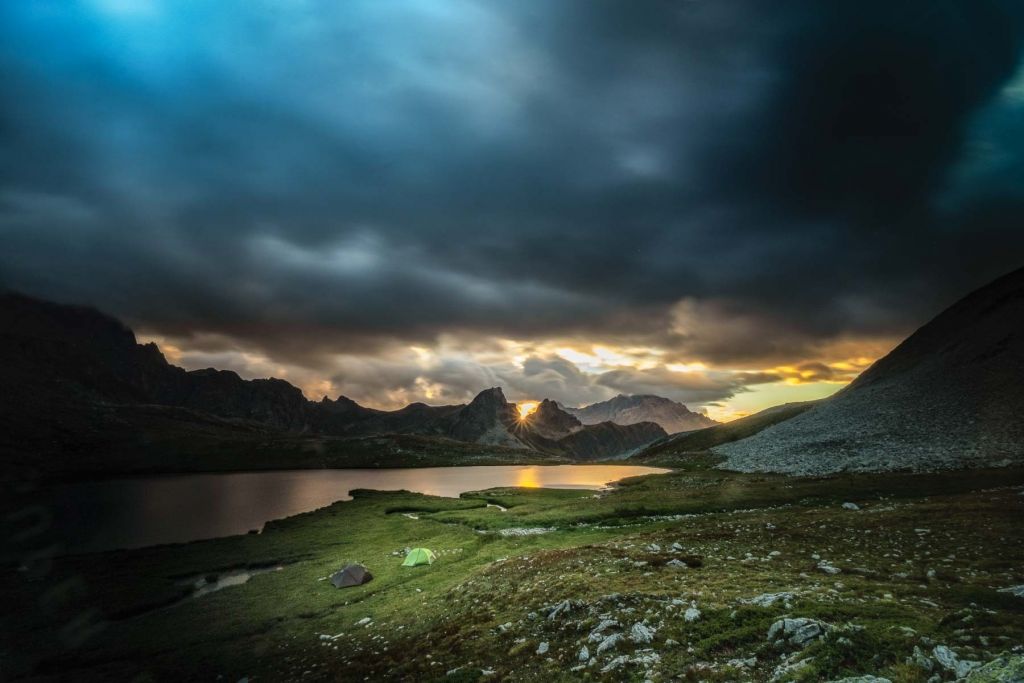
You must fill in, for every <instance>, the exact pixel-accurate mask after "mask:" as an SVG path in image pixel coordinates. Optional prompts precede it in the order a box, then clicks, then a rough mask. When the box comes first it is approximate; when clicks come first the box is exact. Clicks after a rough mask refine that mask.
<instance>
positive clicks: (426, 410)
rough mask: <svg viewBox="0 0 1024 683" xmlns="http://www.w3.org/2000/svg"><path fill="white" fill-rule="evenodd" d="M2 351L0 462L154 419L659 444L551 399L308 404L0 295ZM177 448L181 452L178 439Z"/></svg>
mask: <svg viewBox="0 0 1024 683" xmlns="http://www.w3.org/2000/svg"><path fill="white" fill-rule="evenodd" d="M0 353H3V355H4V358H5V359H7V362H6V363H5V364H3V365H2V366H0V382H2V384H3V386H4V388H5V391H4V392H3V396H2V397H0V427H2V428H3V429H2V434H0V454H4V455H9V454H14V455H15V456H18V457H20V458H21V459H24V456H26V455H27V454H28V455H31V454H41V455H42V454H46V453H54V452H60V453H61V454H63V455H67V453H68V452H79V453H81V456H82V458H83V459H85V460H89V459H95V458H97V457H100V456H99V455H98V452H100V451H103V450H104V449H107V448H110V446H111V445H110V444H109V443H108V442H107V437H108V436H109V437H110V438H114V437H115V436H116V435H118V434H129V435H130V438H129V439H128V440H129V441H131V442H133V443H136V444H142V445H145V444H147V443H149V442H151V441H153V440H154V437H153V436H152V434H151V432H152V429H153V424H154V422H158V423H159V433H160V434H159V436H158V437H156V439H157V440H160V439H163V438H165V437H166V436H167V431H168V430H170V431H175V430H177V431H178V432H180V433H182V434H185V435H188V434H193V433H200V434H202V435H203V436H209V435H210V433H211V432H214V433H216V435H217V437H218V440H220V441H223V442H231V441H232V440H233V439H237V438H240V437H239V435H240V434H242V435H245V438H246V439H250V440H251V439H252V438H256V437H255V436H253V435H260V437H259V438H274V437H275V436H280V435H288V436H291V437H295V438H302V439H305V441H304V442H303V447H306V446H309V445H310V444H312V443H314V442H315V438H316V437H340V438H363V437H373V436H380V435H414V436H417V437H420V441H419V443H421V444H422V443H424V441H423V439H434V440H438V443H445V444H447V443H449V442H458V443H461V444H475V445H478V446H480V447H482V448H483V449H505V450H509V449H511V450H519V451H530V452H536V453H542V454H547V455H550V456H555V457H563V458H567V459H571V460H597V459H605V458H610V457H616V456H622V455H625V454H628V453H630V452H632V451H634V450H636V449H638V448H640V447H641V446H643V445H645V444H648V443H651V442H652V441H655V440H657V439H660V438H663V437H664V436H666V432H665V430H664V429H662V428H661V427H660V426H659V425H657V424H655V423H654V422H651V421H637V420H633V421H632V422H631V423H630V424H626V425H619V424H613V423H606V422H596V423H595V422H590V423H588V424H584V423H582V422H581V421H580V420H579V419H578V418H577V417H575V416H574V415H571V414H569V413H568V412H566V411H563V410H562V409H561V408H560V407H559V406H558V405H557V404H556V403H555V402H553V401H550V400H545V401H543V402H542V403H541V404H540V406H539V409H538V410H537V411H536V412H535V413H533V414H531V415H530V416H528V417H526V418H522V417H521V416H520V414H519V411H518V409H517V406H516V404H514V403H511V402H509V401H507V400H506V398H505V396H504V393H503V392H502V390H501V388H499V387H494V388H490V389H487V390H484V391H482V392H480V393H479V394H478V395H477V396H476V397H475V398H474V399H473V400H472V401H471V402H470V403H469V404H466V405H446V406H428V405H426V404H423V403H413V404H410V405H408V406H406V407H404V408H402V409H399V410H394V411H385V410H376V409H373V408H367V407H365V406H361V405H359V404H358V403H356V402H355V401H353V400H351V399H349V398H347V397H345V396H339V397H338V398H337V399H336V400H331V399H329V398H324V399H323V400H321V401H310V400H307V399H306V398H305V396H304V395H303V394H302V391H301V390H299V389H298V388H297V387H295V386H293V385H291V384H290V383H288V382H286V381H284V380H281V379H255V380H245V379H242V378H241V377H239V376H238V375H237V374H236V373H234V372H231V371H226V370H215V369H212V368H210V369H204V370H194V371H187V370H184V369H183V368H180V367H176V366H174V365H171V364H170V363H168V362H167V360H166V358H165V357H164V356H163V354H162V353H161V352H160V350H159V349H158V348H157V347H156V345H154V344H139V343H137V341H136V338H135V335H134V333H133V332H132V331H131V330H130V329H129V328H128V327H126V326H125V325H123V324H122V323H120V322H119V321H118V320H116V319H114V318H112V317H110V316H107V315H104V314H102V313H100V312H98V311H96V310H94V309H91V308H85V307H78V306H67V305H61V304H55V303H50V302H45V301H40V300H37V299H33V298H30V297H27V296H24V295H20V294H17V293H5V294H3V295H0ZM676 405H678V404H676ZM680 407H681V408H682V409H683V410H686V409H685V407H683V406H680ZM177 443H178V448H185V449H188V448H189V446H188V439H187V438H182V439H179V440H177ZM503 452H504V451H503Z"/></svg>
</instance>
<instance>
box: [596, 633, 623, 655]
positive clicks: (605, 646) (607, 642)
mask: <svg viewBox="0 0 1024 683" xmlns="http://www.w3.org/2000/svg"><path fill="white" fill-rule="evenodd" d="M622 640H623V638H622V634H621V633H613V634H612V635H610V636H608V637H607V638H605V639H604V640H602V641H601V644H600V645H598V646H597V654H599V655H600V654H604V653H605V652H607V651H608V650H611V649H613V648H615V647H616V646H618V644H619V643H620V642H622Z"/></svg>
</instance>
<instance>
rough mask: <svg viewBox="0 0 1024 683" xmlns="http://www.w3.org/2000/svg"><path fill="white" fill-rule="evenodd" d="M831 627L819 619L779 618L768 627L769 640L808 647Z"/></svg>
mask: <svg viewBox="0 0 1024 683" xmlns="http://www.w3.org/2000/svg"><path fill="white" fill-rule="evenodd" d="M830 628H831V626H829V625H828V624H826V623H825V622H823V621H818V620H817V619H808V618H806V617H799V618H797V619H779V620H778V621H776V622H775V623H774V624H772V625H771V627H770V628H769V629H768V640H769V642H776V641H779V640H781V641H783V642H785V643H789V644H790V645H795V646H796V647H799V648H804V647H807V646H808V645H809V644H810V643H811V641H813V640H816V639H818V638H820V637H821V636H823V635H825V633H826V632H827V631H828V630H829V629H830Z"/></svg>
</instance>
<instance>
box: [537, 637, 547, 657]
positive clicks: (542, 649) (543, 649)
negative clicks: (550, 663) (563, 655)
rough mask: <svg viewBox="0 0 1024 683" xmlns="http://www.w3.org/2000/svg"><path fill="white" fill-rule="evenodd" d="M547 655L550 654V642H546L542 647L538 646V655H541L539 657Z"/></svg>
mask: <svg viewBox="0 0 1024 683" xmlns="http://www.w3.org/2000/svg"><path fill="white" fill-rule="evenodd" d="M547 653H548V641H546V640H545V641H543V642H542V643H541V644H540V645H538V646H537V654H539V655H546V654H547Z"/></svg>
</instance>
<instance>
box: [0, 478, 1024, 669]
mask: <svg viewBox="0 0 1024 683" xmlns="http://www.w3.org/2000/svg"><path fill="white" fill-rule="evenodd" d="M676 464H677V465H679V469H677V470H676V471H674V472H673V473H671V474H667V475H659V476H650V477H644V478H640V479H635V480H627V481H626V482H624V483H623V484H622V485H621V486H620V487H618V488H617V489H615V490H613V491H610V492H607V493H602V494H595V493H594V492H592V491H570V490H538V489H497V490H490V491H484V492H480V493H474V494H466V495H464V496H463V497H462V498H461V499H444V498H432V497H427V496H421V495H414V494H408V493H401V492H392V493H383V492H369V491H366V492H361V493H359V494H357V495H356V498H355V500H353V501H351V502H346V503H337V504H335V505H332V506H330V507H328V508H325V509H322V510H319V511H316V512H312V513H309V514H304V515H299V516H296V517H292V518H289V519H286V520H282V521H279V522H275V523H271V524H269V525H268V526H267V527H266V528H265V529H264V531H263V533H261V534H258V535H247V536H239V537H233V538H226V539H219V540H212V541H204V542H196V543H191V544H187V545H182V546H165V547H157V548H150V549H144V550H137V551H130V552H113V553H104V554H99V555H91V556H79V557H67V558H62V559H57V560H55V561H52V562H51V561H50V560H49V559H48V558H47V557H46V547H45V546H46V541H47V538H46V533H45V524H41V525H39V526H38V527H35V528H33V522H35V521H38V518H36V517H33V516H32V511H31V509H30V508H23V516H21V517H15V518H13V519H12V520H11V521H12V522H13V524H12V526H11V527H10V528H9V531H10V532H11V533H13V534H14V536H12V538H15V539H16V548H17V549H20V551H21V553H22V556H23V557H22V562H23V563H22V565H21V566H20V567H16V566H13V565H12V566H7V567H5V569H4V571H3V573H2V579H0V599H2V600H3V604H4V612H5V617H7V618H5V619H4V622H3V623H4V626H3V628H4V633H3V634H2V638H0V641H2V642H3V643H4V649H3V651H2V652H0V671H2V672H3V675H4V677H6V678H11V679H15V680H18V679H25V680H47V679H58V678H59V679H61V680H76V681H92V680H97V681H98V680H139V681H143V680H146V681H172V680H173V681H179V680H203V681H212V680H228V681H237V680H240V679H242V678H244V677H248V679H249V680H250V681H259V680H262V681H281V680H449V681H470V680H481V681H494V680H585V679H593V680H614V681H621V680H637V681H641V680H652V681H660V680H704V681H768V680H776V681H825V680H840V679H843V678H844V677H849V676H854V675H864V674H872V675H876V676H879V677H885V678H887V679H889V680H890V681H894V682H900V683H911V682H921V683H923V682H924V681H929V680H933V681H949V680H955V679H957V678H958V677H959V678H965V677H968V680H970V681H987V680H1015V679H1011V678H1005V677H1004V678H993V677H989V674H990V673H991V672H992V671H994V670H996V669H999V668H1002V669H1006V667H1013V666H1024V664H1021V660H1020V656H1021V655H1022V654H1024V653H1022V652H1021V650H1022V643H1024V597H1021V596H1020V595H1015V594H1014V592H1013V591H1012V589H1014V587H1017V588H1016V590H1017V591H1018V593H1019V592H1020V591H1021V590H1022V589H1021V588H1020V586H1021V585H1022V584H1024V526H1022V524H1021V520H1022V519H1024V469H1020V468H1008V469H997V470H977V471H971V472H948V473H938V474H913V475H911V474H891V473H890V474H884V475H868V474H860V475H837V476H833V477H830V478H818V479H793V478H787V477H783V476H779V475H764V474H736V473H728V472H723V471H719V470H715V469H711V468H709V467H708V464H709V463H708V461H706V460H704V459H701V458H695V459H689V460H681V461H679V462H677V463H676ZM489 503H490V504H493V505H500V506H502V507H504V508H507V511H506V510H502V509H501V508H499V507H494V506H493V505H492V506H488V504H489ZM416 546H425V547H428V548H431V549H432V550H434V552H435V553H436V554H437V561H436V562H435V563H434V564H433V565H432V566H429V567H416V568H403V567H401V566H400V564H401V562H402V555H403V551H404V549H406V548H408V547H416ZM40 551H42V552H41V553H40ZM33 553H35V554H34V555H33ZM350 561H358V562H362V563H364V564H365V565H366V566H367V567H368V568H369V569H370V570H371V571H372V573H373V575H374V577H375V578H374V580H373V581H372V582H370V583H368V584H366V585H363V586H359V587H355V588H348V589H343V590H339V589H335V588H334V587H333V586H332V585H331V584H330V582H329V581H326V580H325V577H327V576H328V575H329V574H330V573H332V572H334V571H336V570H337V569H338V568H339V567H341V566H342V565H343V564H345V563H347V562H350ZM250 575H251V578H249V580H248V581H247V582H244V583H240V582H242V581H244V580H245V579H246V578H247V577H249V576H250ZM233 582H234V583H237V584H238V585H229V586H227V587H224V588H223V589H222V590H216V591H211V592H202V594H200V593H194V591H195V586H196V585H197V583H198V584H200V585H205V586H206V588H205V591H209V589H210V588H211V587H220V586H222V585H225V584H230V583H233ZM1008 589H1010V590H1008ZM1001 655H1003V656H1004V658H1003V659H1000V656H1001ZM1014 658H1016V659H1014ZM865 680H869V679H865Z"/></svg>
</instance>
